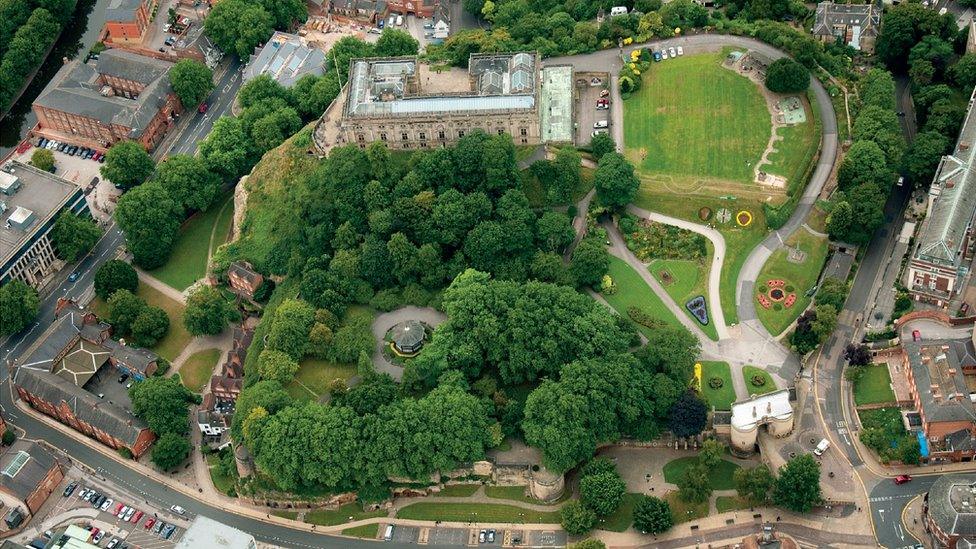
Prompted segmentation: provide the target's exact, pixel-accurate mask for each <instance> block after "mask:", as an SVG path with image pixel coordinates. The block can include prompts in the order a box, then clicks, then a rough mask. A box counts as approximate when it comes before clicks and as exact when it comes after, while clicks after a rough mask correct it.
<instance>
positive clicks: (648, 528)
mask: <svg viewBox="0 0 976 549" xmlns="http://www.w3.org/2000/svg"><path fill="white" fill-rule="evenodd" d="M672 526H674V518H673V517H672V516H671V506H670V505H668V502H666V501H664V500H663V499H660V498H656V497H654V496H645V495H642V496H640V498H638V499H637V503H636V504H635V505H634V528H635V529H637V530H639V531H640V532H642V533H644V534H660V533H662V532H667V531H668V530H670V529H671V527H672Z"/></svg>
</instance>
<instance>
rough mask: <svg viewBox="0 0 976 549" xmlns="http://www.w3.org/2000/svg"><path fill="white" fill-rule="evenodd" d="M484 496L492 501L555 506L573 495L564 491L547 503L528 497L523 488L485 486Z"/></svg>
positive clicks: (569, 491)
mask: <svg viewBox="0 0 976 549" xmlns="http://www.w3.org/2000/svg"><path fill="white" fill-rule="evenodd" d="M485 495H486V496H488V497H490V498H493V499H509V500H512V501H520V502H522V503H531V504H533V505H555V504H557V503H562V502H564V501H566V500H567V499H569V498H570V496H572V495H573V493H572V491H571V490H566V491H565V492H563V495H562V496H560V497H559V499H557V500H556V501H550V502H548V503H547V502H544V501H539V500H537V499H535V498H534V497H532V496H530V495H528V493H527V492H526V488H525V486H485Z"/></svg>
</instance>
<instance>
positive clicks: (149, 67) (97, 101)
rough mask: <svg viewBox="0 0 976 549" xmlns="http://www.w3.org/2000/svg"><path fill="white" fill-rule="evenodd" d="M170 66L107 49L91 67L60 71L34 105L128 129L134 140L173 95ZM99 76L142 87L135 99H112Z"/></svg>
mask: <svg viewBox="0 0 976 549" xmlns="http://www.w3.org/2000/svg"><path fill="white" fill-rule="evenodd" d="M172 66H173V64H172V63H169V62H167V61H162V60H159V59H154V58H152V57H144V56H141V55H137V54H135V53H132V52H129V51H126V50H122V49H108V50H105V51H103V52H102V53H101V54H99V56H98V60H97V61H96V62H95V63H94V64H89V63H82V62H81V60H75V61H72V62H70V63H68V64H66V65H65V66H63V67H61V69H60V70H59V71H58V72H57V74H55V75H54V78H52V79H51V81H50V82H49V83H48V85H47V86H45V88H44V89H43V90H42V91H41V93H40V94H39V95H38V96H37V99H35V100H34V105H37V106H41V107H46V108H49V109H53V110H57V111H61V112H67V113H71V114H75V115H78V116H84V117H87V118H93V119H95V120H98V121H99V122H100V123H102V124H106V125H109V124H117V125H120V126H123V127H126V128H130V129H131V133H130V134H129V137H132V138H136V137H138V136H139V135H141V134H142V131H143V130H144V129H145V127H146V126H147V125H148V124H149V122H150V121H151V120H152V119H153V117H154V116H156V113H157V112H159V109H161V108H162V107H163V105H164V104H165V103H166V98H167V96H168V95H169V94H170V93H171V91H172V89H171V88H170V83H169V76H168V73H169V69H170V68H171V67H172ZM102 74H106V75H111V76H116V77H119V78H124V79H126V80H132V81H135V82H139V83H141V84H143V85H144V86H145V87H144V88H143V90H142V92H141V93H140V94H139V95H138V97H136V98H134V99H129V98H126V97H124V96H121V95H114V94H113V93H110V90H106V89H105V88H106V86H104V85H103V84H102V83H101V82H99V77H100V75H102ZM103 92H104V93H103Z"/></svg>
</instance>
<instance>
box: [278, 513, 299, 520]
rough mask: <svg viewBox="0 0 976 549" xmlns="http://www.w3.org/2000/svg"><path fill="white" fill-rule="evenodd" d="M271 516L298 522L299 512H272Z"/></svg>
mask: <svg viewBox="0 0 976 549" xmlns="http://www.w3.org/2000/svg"><path fill="white" fill-rule="evenodd" d="M271 514H272V515H274V516H276V517H281V518H283V519H288V520H298V511H271Z"/></svg>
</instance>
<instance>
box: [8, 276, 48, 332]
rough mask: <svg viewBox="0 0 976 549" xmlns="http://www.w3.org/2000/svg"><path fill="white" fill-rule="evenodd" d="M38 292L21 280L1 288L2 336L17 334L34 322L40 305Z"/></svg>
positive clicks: (12, 281) (13, 281)
mask: <svg viewBox="0 0 976 549" xmlns="http://www.w3.org/2000/svg"><path fill="white" fill-rule="evenodd" d="M40 302H41V301H40V298H39V297H38V296H37V290H35V289H34V288H31V287H30V286H28V285H27V284H24V283H23V282H22V281H20V280H11V281H10V282H6V283H4V285H3V286H0V317H2V318H3V322H0V334H3V335H10V334H16V333H17V332H19V331H21V330H23V329H24V328H26V327H27V326H29V325H30V323H31V322H33V321H34V317H35V316H37V308H38V306H39V305H40Z"/></svg>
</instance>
